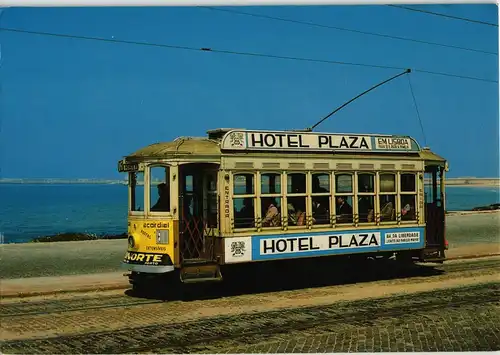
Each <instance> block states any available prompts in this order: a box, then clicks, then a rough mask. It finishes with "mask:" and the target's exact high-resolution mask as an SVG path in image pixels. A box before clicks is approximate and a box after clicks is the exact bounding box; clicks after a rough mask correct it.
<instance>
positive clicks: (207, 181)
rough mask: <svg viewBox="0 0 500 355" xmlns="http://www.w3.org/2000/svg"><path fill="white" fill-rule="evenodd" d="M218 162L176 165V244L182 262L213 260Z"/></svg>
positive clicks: (216, 215) (216, 229)
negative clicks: (177, 221)
mask: <svg viewBox="0 0 500 355" xmlns="http://www.w3.org/2000/svg"><path fill="white" fill-rule="evenodd" d="M218 168H219V166H218V165H217V164H198V163H196V164H185V165H181V166H180V167H179V176H180V179H179V185H180V186H179V200H180V201H179V220H180V221H179V239H180V240H179V246H180V257H181V262H185V261H203V260H205V261H212V260H214V259H215V250H214V249H215V248H214V247H215V237H216V235H217V231H218V213H217V198H218V197H217V172H218Z"/></svg>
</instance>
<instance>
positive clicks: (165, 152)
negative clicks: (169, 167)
mask: <svg viewBox="0 0 500 355" xmlns="http://www.w3.org/2000/svg"><path fill="white" fill-rule="evenodd" d="M220 154H221V150H220V145H219V142H217V141H215V140H212V139H207V138H198V137H179V138H177V139H175V140H173V141H170V142H161V143H154V144H151V145H148V146H146V147H144V148H141V149H139V150H137V151H135V152H134V153H132V154H130V155H128V156H127V158H161V157H165V156H172V155H198V156H200V155H201V156H203V155H208V156H214V155H216V156H217V155H220Z"/></svg>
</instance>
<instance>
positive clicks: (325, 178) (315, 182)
mask: <svg viewBox="0 0 500 355" xmlns="http://www.w3.org/2000/svg"><path fill="white" fill-rule="evenodd" d="M325 192H326V193H329V192H330V174H327V173H319V174H312V193H313V194H317V193H325Z"/></svg>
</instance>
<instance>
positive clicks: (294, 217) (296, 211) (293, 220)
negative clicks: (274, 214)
mask: <svg viewBox="0 0 500 355" xmlns="http://www.w3.org/2000/svg"><path fill="white" fill-rule="evenodd" d="M287 207H288V221H289V223H290V224H291V225H294V226H303V225H305V219H306V213H305V212H304V211H303V210H304V208H301V206H297V208H295V206H294V205H293V204H292V203H288V205H287Z"/></svg>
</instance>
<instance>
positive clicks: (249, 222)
mask: <svg viewBox="0 0 500 355" xmlns="http://www.w3.org/2000/svg"><path fill="white" fill-rule="evenodd" d="M252 202H253V201H252V198H250V197H247V198H244V199H243V207H242V208H241V210H239V211H235V224H236V228H251V227H253V225H254V217H255V216H254V213H255V212H254V208H253V203H252ZM235 210H236V208H235Z"/></svg>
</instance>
